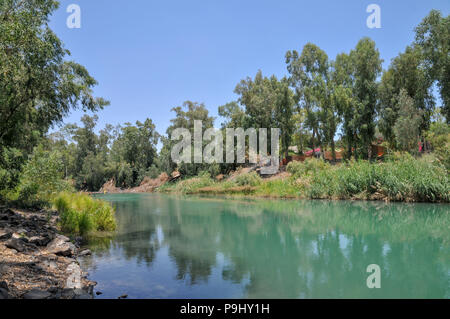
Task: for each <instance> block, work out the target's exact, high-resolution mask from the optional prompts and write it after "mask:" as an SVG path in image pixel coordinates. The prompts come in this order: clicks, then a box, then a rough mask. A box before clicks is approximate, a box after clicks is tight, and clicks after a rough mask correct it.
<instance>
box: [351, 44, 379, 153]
mask: <svg viewBox="0 0 450 319" xmlns="http://www.w3.org/2000/svg"><path fill="white" fill-rule="evenodd" d="M350 58H351V61H352V64H353V67H354V74H353V77H354V86H353V96H354V98H355V101H356V103H355V106H356V113H355V114H356V117H355V128H356V132H357V134H358V136H359V139H360V146H361V148H362V151H363V153H364V154H366V157H368V158H369V159H370V158H371V157H372V147H371V144H372V141H373V139H374V136H375V127H376V121H375V116H376V106H377V97H378V95H377V92H378V83H377V79H378V76H379V75H380V73H381V71H382V68H381V64H382V62H383V60H382V59H381V58H380V52H379V51H378V49H377V48H376V46H375V42H374V41H373V40H371V39H369V38H363V39H361V40H360V41H359V42H358V44H357V45H356V48H355V49H354V50H352V51H351V52H350Z"/></svg>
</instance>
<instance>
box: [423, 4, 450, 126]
mask: <svg viewBox="0 0 450 319" xmlns="http://www.w3.org/2000/svg"><path fill="white" fill-rule="evenodd" d="M415 43H416V45H417V46H418V47H419V48H420V49H421V50H422V55H423V67H424V69H425V70H426V71H427V75H428V77H429V79H430V80H432V81H435V82H436V83H437V85H438V87H439V91H440V94H441V98H442V101H443V103H444V105H443V107H442V114H443V115H444V116H445V117H446V120H447V124H450V53H449V52H450V16H446V17H445V16H442V13H441V12H439V11H437V10H432V11H431V12H430V13H429V14H428V16H426V17H425V18H424V19H423V21H422V22H421V23H420V24H419V26H418V27H417V28H416V40H415Z"/></svg>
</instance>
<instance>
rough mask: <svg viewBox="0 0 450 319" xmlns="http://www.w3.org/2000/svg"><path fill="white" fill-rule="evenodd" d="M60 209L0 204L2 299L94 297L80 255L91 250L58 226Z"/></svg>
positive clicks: (0, 276)
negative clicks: (24, 208) (36, 209)
mask: <svg viewBox="0 0 450 319" xmlns="http://www.w3.org/2000/svg"><path fill="white" fill-rule="evenodd" d="M57 221H58V214H57V212H48V211H41V212H24V211H18V210H13V209H9V208H5V207H0V299H92V298H93V296H94V295H93V289H94V287H95V285H96V283H95V282H92V281H89V280H88V279H87V274H85V273H83V271H82V269H81V268H80V264H79V263H78V261H77V257H80V256H85V255H88V254H90V251H89V250H83V249H81V248H80V243H81V238H75V240H74V241H73V242H71V240H70V239H69V238H68V237H66V236H63V235H61V234H60V232H59V230H58V229H57V226H56V225H57Z"/></svg>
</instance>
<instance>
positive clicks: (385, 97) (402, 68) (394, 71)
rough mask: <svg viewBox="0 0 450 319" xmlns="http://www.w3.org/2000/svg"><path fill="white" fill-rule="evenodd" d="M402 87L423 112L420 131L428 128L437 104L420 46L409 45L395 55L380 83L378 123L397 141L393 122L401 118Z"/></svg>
mask: <svg viewBox="0 0 450 319" xmlns="http://www.w3.org/2000/svg"><path fill="white" fill-rule="evenodd" d="M401 90H406V93H405V94H407V95H408V96H409V97H410V98H411V99H412V101H413V111H414V112H416V113H417V114H419V113H420V114H421V115H422V120H421V121H420V122H419V126H418V129H419V133H420V134H421V133H422V132H424V131H425V130H427V129H428V127H429V125H430V118H431V115H432V113H433V110H434V108H435V100H434V97H433V94H432V81H431V80H430V78H429V77H428V76H427V70H426V69H425V68H424V67H423V64H422V52H421V49H420V48H419V47H418V46H408V47H407V48H406V50H405V52H403V53H401V54H400V55H398V56H397V57H395V58H394V59H393V60H392V62H391V65H390V67H389V69H388V70H387V71H385V72H384V73H383V76H382V78H381V83H380V86H379V92H378V93H379V103H378V114H379V122H378V126H379V128H380V131H381V133H382V134H383V136H384V138H385V139H386V140H387V141H388V142H390V143H391V145H393V146H394V145H395V141H396V136H395V134H394V130H393V128H394V126H395V123H396V121H397V120H398V118H399V111H400V108H401V106H402V105H401V104H400V102H399V99H400V97H401V95H400V92H401Z"/></svg>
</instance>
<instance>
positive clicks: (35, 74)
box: [0, 0, 108, 190]
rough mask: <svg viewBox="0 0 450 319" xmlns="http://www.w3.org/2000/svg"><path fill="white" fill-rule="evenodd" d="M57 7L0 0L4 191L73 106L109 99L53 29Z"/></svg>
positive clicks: (38, 0)
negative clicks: (95, 89) (101, 95)
mask: <svg viewBox="0 0 450 319" xmlns="http://www.w3.org/2000/svg"><path fill="white" fill-rule="evenodd" d="M57 8H58V2H57V1H54V0H27V1H23V0H0V61H1V62H0V118H1V121H0V190H1V189H3V188H4V187H7V188H13V187H14V185H15V184H16V183H17V181H18V179H17V176H18V174H17V172H18V171H20V169H21V166H22V165H23V163H24V161H25V160H26V159H27V156H28V155H29V154H31V153H32V151H33V149H34V147H35V146H36V145H37V144H38V142H39V141H40V140H41V138H42V137H43V136H44V134H45V133H46V132H47V131H48V129H49V128H50V127H51V126H53V125H55V124H57V123H60V122H61V121H62V119H63V117H64V116H66V115H67V114H68V113H69V112H70V110H72V109H75V108H82V109H83V110H90V111H97V110H98V109H101V108H103V107H104V106H106V105H107V104H108V102H107V101H106V100H104V99H103V98H97V97H94V96H93V87H94V86H95V85H96V84H97V82H96V81H95V79H94V78H93V77H92V76H91V75H90V74H89V72H88V71H87V70H86V69H85V68H84V67H83V66H82V65H80V64H77V63H75V62H73V61H70V60H69V59H68V58H69V57H70V52H69V51H68V50H67V49H65V48H64V45H63V43H62V42H61V40H60V39H59V38H58V37H57V36H56V34H55V33H54V32H53V31H52V30H51V29H50V27H49V17H50V15H51V14H52V13H53V12H54V11H55V10H56V9H57Z"/></svg>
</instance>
